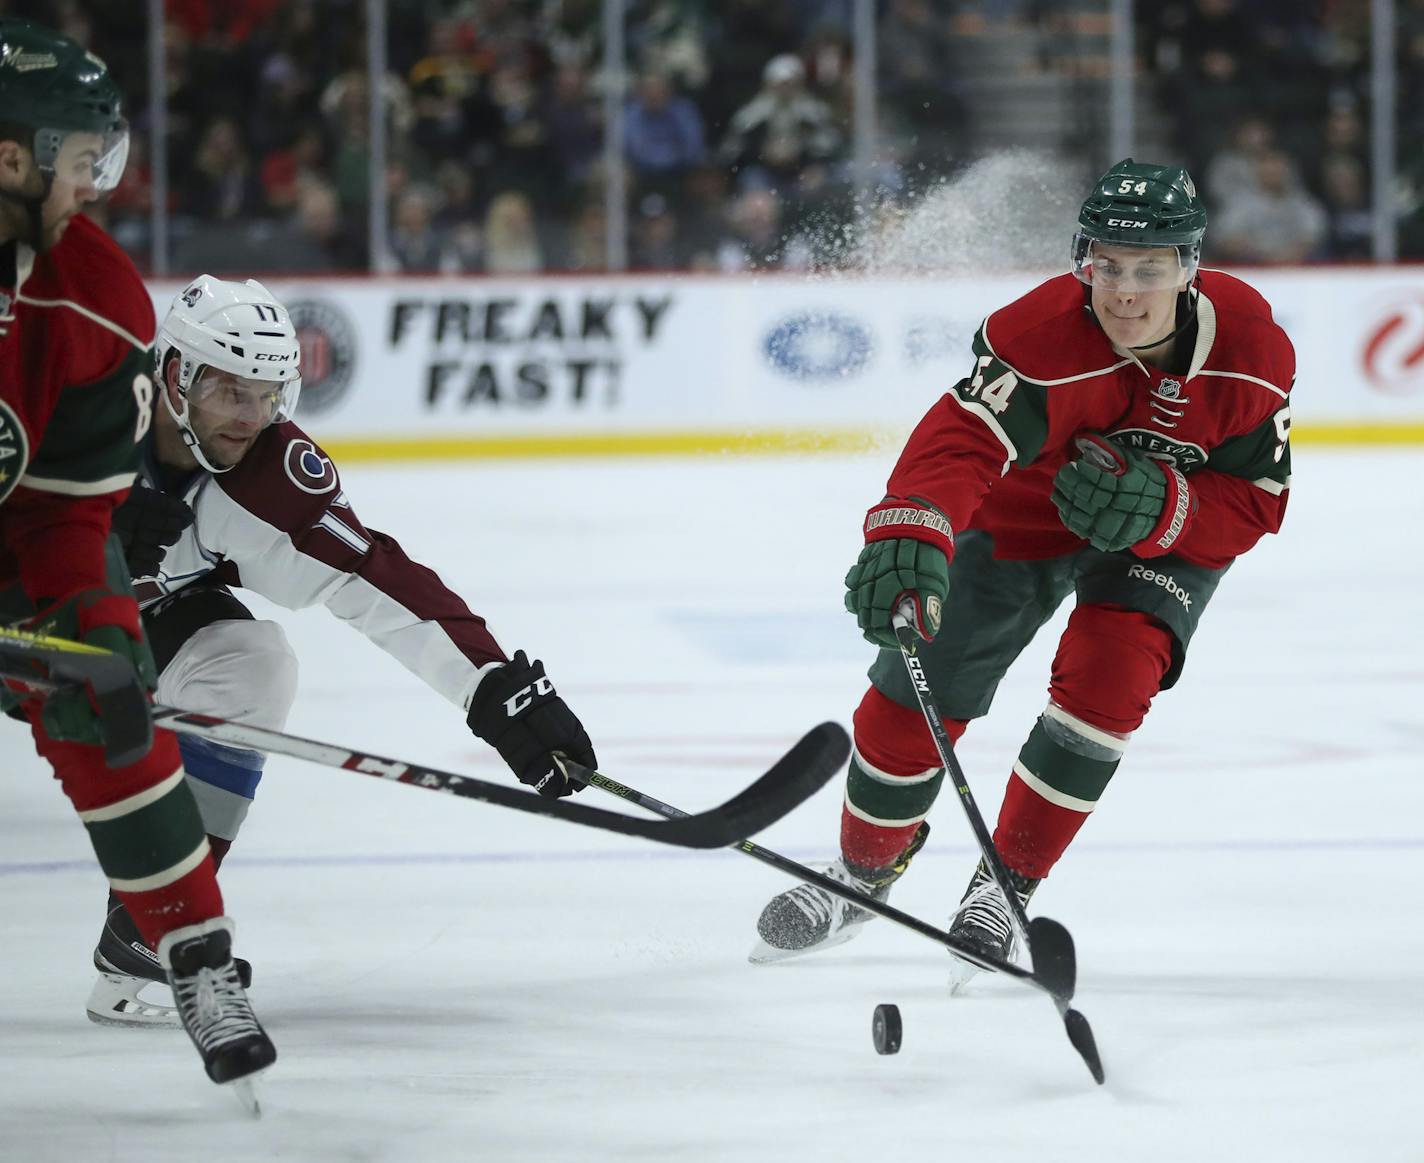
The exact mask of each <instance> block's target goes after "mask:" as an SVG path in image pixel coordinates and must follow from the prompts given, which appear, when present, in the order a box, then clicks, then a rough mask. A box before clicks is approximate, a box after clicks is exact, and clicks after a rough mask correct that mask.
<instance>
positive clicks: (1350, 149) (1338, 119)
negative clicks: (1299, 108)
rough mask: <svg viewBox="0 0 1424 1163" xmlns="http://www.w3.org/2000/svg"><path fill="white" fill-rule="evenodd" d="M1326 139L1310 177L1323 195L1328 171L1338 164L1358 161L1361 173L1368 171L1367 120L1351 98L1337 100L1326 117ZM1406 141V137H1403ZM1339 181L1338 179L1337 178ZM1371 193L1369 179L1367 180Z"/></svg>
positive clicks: (1311, 184)
mask: <svg viewBox="0 0 1424 1163" xmlns="http://www.w3.org/2000/svg"><path fill="white" fill-rule="evenodd" d="M1322 137H1323V141H1322V143H1321V145H1320V148H1319V149H1317V150H1316V151H1315V152H1314V154H1313V155H1312V158H1311V166H1310V169H1309V170H1308V171H1307V175H1306V176H1307V178H1308V180H1309V184H1310V186H1311V188H1312V189H1314V190H1316V191H1317V192H1318V193H1319V194H1320V195H1321V196H1322V197H1323V196H1324V195H1325V188H1326V184H1327V183H1328V181H1329V177H1328V174H1329V171H1330V169H1331V167H1332V166H1335V165H1337V163H1344V164H1345V165H1347V166H1348V165H1349V164H1350V163H1352V162H1353V163H1355V164H1356V165H1358V166H1359V167H1360V168H1361V170H1362V172H1364V173H1365V174H1368V172H1369V147H1368V145H1367V144H1366V141H1365V123H1364V120H1363V118H1361V117H1360V113H1359V110H1358V109H1357V108H1356V106H1355V103H1354V102H1353V101H1352V100H1342V101H1337V102H1335V103H1334V104H1333V105H1332V106H1331V109H1330V112H1329V114H1328V115H1327V116H1326V118H1325V128H1324V132H1323V134H1322ZM1401 140H1404V139H1401ZM1337 180H1338V179H1337ZM1366 196H1368V181H1367V182H1366Z"/></svg>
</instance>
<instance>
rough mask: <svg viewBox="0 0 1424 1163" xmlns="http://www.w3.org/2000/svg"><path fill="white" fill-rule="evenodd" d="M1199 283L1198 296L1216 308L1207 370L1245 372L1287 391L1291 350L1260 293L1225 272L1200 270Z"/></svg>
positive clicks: (1292, 368)
mask: <svg viewBox="0 0 1424 1163" xmlns="http://www.w3.org/2000/svg"><path fill="white" fill-rule="evenodd" d="M1201 280H1202V282H1201V289H1202V294H1204V295H1205V296H1206V297H1207V298H1208V299H1210V300H1211V302H1212V306H1214V307H1215V308H1216V342H1215V343H1214V344H1213V346H1212V351H1211V354H1210V355H1209V356H1208V357H1207V362H1206V367H1207V369H1209V370H1218V371H1235V372H1245V373H1248V374H1252V375H1256V376H1259V377H1262V378H1264V379H1267V380H1270V381H1271V382H1272V383H1274V384H1276V385H1277V386H1278V387H1280V388H1282V389H1283V390H1289V389H1290V386H1291V380H1292V378H1293V377H1294V375H1295V349H1294V347H1292V345H1291V341H1290V338H1289V337H1288V336H1287V335H1286V333H1285V331H1284V330H1282V328H1281V326H1280V324H1278V323H1277V322H1276V321H1275V318H1274V316H1273V315H1272V314H1271V305H1270V304H1269V303H1268V302H1266V300H1265V298H1264V297H1263V296H1262V294H1261V292H1260V291H1258V290H1256V288H1255V287H1253V286H1251V285H1250V284H1249V283H1246V282H1243V281H1242V280H1241V279H1238V278H1236V276H1234V275H1228V274H1227V273H1226V272H1225V271H1214V270H1206V271H1202V275H1201ZM1238 365H1239V366H1238Z"/></svg>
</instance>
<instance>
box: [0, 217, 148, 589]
mask: <svg viewBox="0 0 1424 1163" xmlns="http://www.w3.org/2000/svg"><path fill="white" fill-rule="evenodd" d="M153 335H154V317H153V303H152V300H151V299H150V298H149V295H148V292H147V291H146V290H145V289H144V285H143V282H142V280H141V279H140V278H139V275H138V272H137V271H136V270H135V269H134V266H133V263H132V262H130V261H129V259H128V257H127V256H126V255H125V254H124V253H123V251H121V250H120V249H119V247H118V246H117V245H116V244H115V243H114V242H113V240H112V239H110V238H109V237H108V235H106V234H105V233H104V232H103V231H102V230H100V229H99V227H97V226H96V225H94V223H93V222H91V221H89V219H87V218H85V217H83V216H82V215H81V216H76V217H75V218H74V219H73V220H72V221H71V222H70V224H69V228H68V229H67V230H66V231H65V233H64V237H63V238H62V239H61V240H60V241H59V242H58V243H57V244H56V245H55V246H54V247H53V248H51V249H50V250H49V251H48V252H47V253H45V254H39V255H37V254H36V253H35V252H34V251H33V250H31V249H30V248H29V247H28V246H26V245H25V244H23V243H10V244H8V245H5V246H0V588H3V587H5V586H8V585H11V584H13V583H14V581H15V580H16V579H17V578H18V579H19V580H20V581H22V582H23V583H24V587H25V590H26V591H27V592H28V594H29V595H30V597H31V598H33V599H42V598H58V597H63V596H66V595H68V594H70V593H72V592H74V591H75V590H78V589H82V588H86V587H89V586H96V585H100V584H102V582H103V579H104V540H105V538H106V537H107V536H108V533H109V525H110V518H111V516H112V513H113V508H114V506H115V505H116V504H118V503H120V502H121V501H122V500H123V498H124V497H125V496H126V495H127V493H128V489H129V486H130V485H131V484H132V483H133V479H134V474H135V472H136V471H137V469H138V465H139V448H138V440H139V438H140V437H142V435H143V433H144V431H145V430H146V429H147V427H148V423H149V419H150V415H151V413H150V409H151V407H152V400H153V385H152V381H151V380H150V378H149V371H150V358H151V356H150V350H149V349H150V348H151V346H152V344H153Z"/></svg>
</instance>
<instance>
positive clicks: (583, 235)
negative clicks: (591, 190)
mask: <svg viewBox="0 0 1424 1163" xmlns="http://www.w3.org/2000/svg"><path fill="white" fill-rule="evenodd" d="M559 266H561V267H563V268H564V269H565V270H569V271H579V272H581V273H588V274H596V273H599V272H601V271H605V270H607V269H608V216H607V214H606V213H605V211H604V209H603V203H602V202H600V201H597V200H589V201H586V202H585V203H584V204H583V205H582V206H580V207H579V210H578V213H577V214H576V215H575V216H574V220H573V223H572V225H571V226H570V227H569V231H568V234H567V236H566V238H565V241H564V253H563V256H562V258H561V259H560V260H559Z"/></svg>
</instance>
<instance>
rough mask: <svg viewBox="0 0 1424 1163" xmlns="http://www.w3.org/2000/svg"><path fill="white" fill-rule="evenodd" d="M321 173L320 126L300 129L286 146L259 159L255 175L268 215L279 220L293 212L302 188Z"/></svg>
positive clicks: (322, 142) (323, 155) (323, 160)
mask: <svg viewBox="0 0 1424 1163" xmlns="http://www.w3.org/2000/svg"><path fill="white" fill-rule="evenodd" d="M325 170H326V142H325V140H324V139H323V137H322V134H321V126H320V125H315V124H311V123H308V124H306V125H303V126H301V127H300V128H298V129H297V131H296V135H295V136H294V137H293V138H292V140H291V142H290V143H289V144H288V145H286V146H284V147H282V148H281V149H274V150H273V151H272V152H271V153H269V154H268V155H267V156H266V157H265V158H263V159H262V166H261V168H260V169H259V170H258V175H259V179H260V182H261V186H262V200H263V203H264V204H265V205H266V207H267V210H268V212H269V213H271V214H273V215H274V216H276V217H281V216H283V215H285V214H287V213H288V212H289V211H291V210H292V209H294V208H295V207H296V204H297V198H298V196H299V195H300V192H301V187H302V184H303V183H305V182H310V181H314V180H316V179H318V178H320V177H321V175H322V174H323V173H324V172H325Z"/></svg>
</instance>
